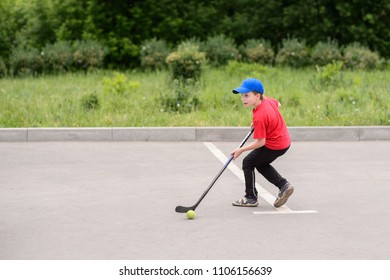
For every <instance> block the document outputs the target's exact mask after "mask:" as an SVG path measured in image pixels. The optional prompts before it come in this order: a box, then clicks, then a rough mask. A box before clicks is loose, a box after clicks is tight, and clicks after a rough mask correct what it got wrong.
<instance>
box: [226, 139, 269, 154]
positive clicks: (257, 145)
mask: <svg viewBox="0 0 390 280" xmlns="http://www.w3.org/2000/svg"><path fill="white" fill-rule="evenodd" d="M264 145H265V138H261V139H255V141H254V142H252V143H251V144H249V145H246V146H244V147H242V148H237V149H235V150H234V151H233V152H231V153H230V154H231V155H234V157H233V159H236V158H238V157H239V156H240V155H241V154H242V153H243V152H246V151H251V150H255V149H258V148H260V147H262V146H264Z"/></svg>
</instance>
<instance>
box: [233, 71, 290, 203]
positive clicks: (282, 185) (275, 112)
mask: <svg viewBox="0 0 390 280" xmlns="http://www.w3.org/2000/svg"><path fill="white" fill-rule="evenodd" d="M233 93H234V94H237V93H240V94H241V99H242V102H243V104H244V106H245V107H253V119H252V125H253V127H254V134H253V139H254V142H253V143H251V144H248V145H246V146H244V147H242V148H238V149H235V150H234V151H233V152H232V153H231V154H232V155H234V159H236V158H238V157H239V156H240V155H241V154H242V153H243V152H245V151H251V152H250V153H249V154H248V155H247V156H246V157H245V158H244V160H243V162H242V169H243V170H244V176H245V196H244V197H243V198H241V199H240V200H238V201H234V202H233V205H234V206H246V207H248V206H249V207H255V206H257V205H258V204H259V203H258V201H257V190H256V187H255V172H254V170H255V168H256V169H257V171H259V172H260V173H261V174H262V175H263V176H264V177H265V178H266V179H267V180H268V181H269V182H271V183H272V184H274V185H275V186H276V187H278V188H279V194H278V197H277V198H276V200H275V203H274V206H275V207H280V206H282V205H283V204H285V203H286V202H287V200H288V198H289V197H290V195H291V194H292V193H293V192H294V187H293V186H292V185H291V184H290V183H289V182H288V181H287V180H286V179H285V178H283V177H282V176H281V175H280V174H279V173H278V172H277V171H276V169H275V168H273V167H272V165H271V163H272V162H273V161H274V160H275V159H277V158H278V157H280V156H281V155H283V154H285V153H286V152H287V150H288V149H289V147H290V144H291V139H290V134H289V133H288V130H287V126H286V123H285V122H284V120H283V117H282V115H281V114H280V112H279V107H280V103H279V102H278V101H277V100H276V99H273V98H270V97H265V96H264V95H263V94H264V87H263V84H262V83H261V82H260V81H259V80H257V79H254V78H249V79H246V80H244V81H243V82H242V84H241V86H240V87H238V88H236V89H234V90H233Z"/></svg>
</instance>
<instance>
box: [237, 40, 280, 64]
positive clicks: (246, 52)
mask: <svg viewBox="0 0 390 280" xmlns="http://www.w3.org/2000/svg"><path fill="white" fill-rule="evenodd" d="M240 51H241V54H242V59H243V61H244V62H248V63H260V64H272V63H273V60H274V56H275V53H274V50H273V49H272V47H271V43H270V41H267V40H257V39H250V40H248V41H246V42H245V43H244V45H243V46H241V47H240Z"/></svg>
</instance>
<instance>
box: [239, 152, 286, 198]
mask: <svg viewBox="0 0 390 280" xmlns="http://www.w3.org/2000/svg"><path fill="white" fill-rule="evenodd" d="M287 150H288V148H287V149H284V150H270V149H268V148H266V147H261V148H259V149H256V150H253V151H252V152H250V153H249V154H248V155H247V156H246V157H245V158H244V160H243V162H242V169H243V170H244V176H245V193H246V195H245V196H246V197H247V198H253V197H256V198H257V190H256V187H255V173H254V169H255V168H256V169H257V170H258V171H259V172H260V173H261V174H262V175H263V176H264V177H265V178H266V179H267V180H268V181H269V182H271V183H272V184H274V185H275V186H277V187H278V188H279V189H280V188H282V187H283V185H285V184H286V183H287V180H286V179H284V178H283V177H282V176H281V175H280V174H279V173H278V172H277V171H276V169H275V168H273V167H272V166H271V165H270V163H272V162H273V161H274V160H275V159H277V158H278V157H280V156H281V155H283V154H285V153H286V152H287Z"/></svg>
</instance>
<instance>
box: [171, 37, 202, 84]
mask: <svg viewBox="0 0 390 280" xmlns="http://www.w3.org/2000/svg"><path fill="white" fill-rule="evenodd" d="M166 62H167V63H168V65H169V66H170V70H171V74H172V79H173V80H176V79H178V80H188V79H193V80H194V81H198V80H199V78H200V76H201V72H202V66H203V64H204V63H205V53H203V52H200V51H199V46H198V45H197V44H195V43H193V42H190V41H185V42H182V43H181V44H179V46H178V47H177V50H176V51H175V52H172V53H170V54H169V55H168V57H167V59H166Z"/></svg>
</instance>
